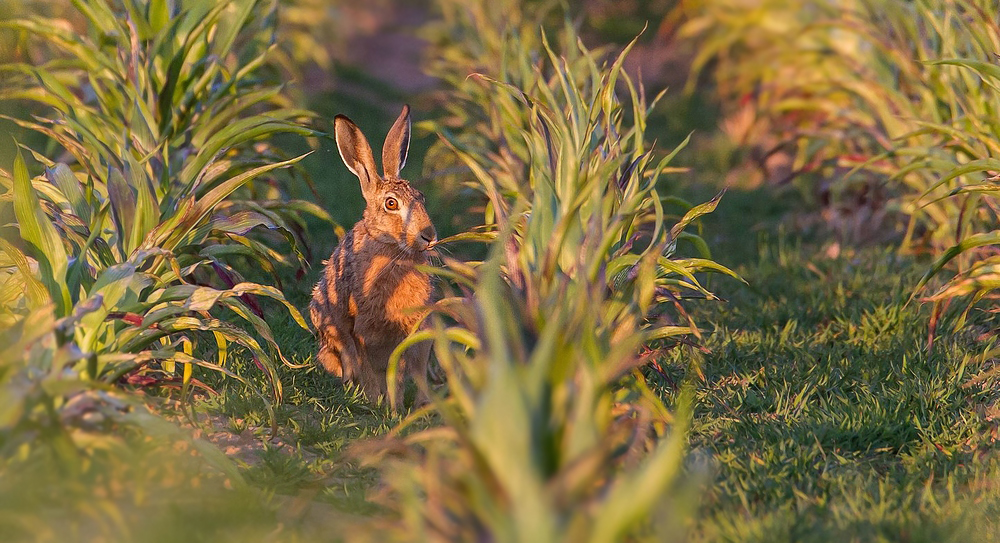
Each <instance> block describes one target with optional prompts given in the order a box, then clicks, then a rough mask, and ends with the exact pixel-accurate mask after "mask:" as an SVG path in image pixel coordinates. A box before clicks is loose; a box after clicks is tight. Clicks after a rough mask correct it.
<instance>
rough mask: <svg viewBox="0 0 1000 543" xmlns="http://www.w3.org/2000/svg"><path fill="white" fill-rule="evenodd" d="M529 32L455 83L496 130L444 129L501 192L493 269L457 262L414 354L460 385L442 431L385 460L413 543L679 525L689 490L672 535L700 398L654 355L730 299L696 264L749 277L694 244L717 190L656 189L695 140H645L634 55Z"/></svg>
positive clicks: (492, 209) (491, 218)
mask: <svg viewBox="0 0 1000 543" xmlns="http://www.w3.org/2000/svg"><path fill="white" fill-rule="evenodd" d="M482 24H491V23H490V22H488V21H484V22H483V23H482ZM474 30H475V27H474V28H473V29H471V30H470V31H469V33H468V35H478V34H477V33H476V32H475V31H474ZM520 31H521V32H522V33H523V34H521V33H511V34H509V35H508V36H507V38H506V39H508V40H510V50H511V51H513V52H515V56H514V57H512V58H507V59H505V62H504V63H502V64H495V65H499V66H501V69H500V70H497V71H495V72H493V73H492V74H475V75H473V76H472V79H473V80H474V81H475V83H476V85H478V86H479V89H478V90H476V91H474V92H467V90H466V87H462V88H460V89H458V90H454V92H453V93H452V94H451V95H450V96H451V100H452V101H453V103H454V104H456V106H455V108H454V111H456V112H461V111H464V112H466V113H465V114H467V115H468V116H469V118H470V119H477V121H474V122H470V123H469V124H468V126H466V127H465V128H464V130H468V131H469V132H476V133H478V134H480V135H482V134H495V135H496V137H497V139H496V140H495V141H493V142H488V144H487V145H481V144H476V143H470V142H481V141H482V139H480V137H481V136H480V137H475V138H465V137H462V134H457V133H456V134H454V135H451V134H448V135H445V136H444V137H445V140H446V142H447V145H448V146H449V147H450V148H451V150H452V152H453V153H455V154H456V155H457V156H458V158H459V160H461V161H462V163H463V164H464V165H465V166H466V167H467V168H468V170H469V172H470V174H469V175H471V178H472V179H471V180H470V181H468V184H469V186H470V187H474V188H475V189H476V190H477V191H479V192H480V193H481V195H482V196H483V197H484V198H485V199H486V201H487V202H488V203H487V205H486V210H487V211H486V214H485V219H486V224H485V225H484V226H483V227H482V228H481V229H479V230H478V231H476V232H474V233H481V232H486V233H487V234H488V236H487V237H489V236H492V237H495V239H494V241H493V243H492V245H491V247H490V251H489V256H488V258H487V259H486V260H485V262H483V263H481V264H480V263H460V262H456V261H453V260H451V259H448V258H446V259H445V262H446V264H447V265H446V267H445V268H444V269H443V270H441V271H440V272H439V273H441V274H442V275H444V276H446V277H449V278H451V279H452V280H454V281H455V283H456V284H457V285H458V287H457V288H458V289H459V290H460V292H461V294H456V295H454V296H450V297H447V298H445V299H443V300H441V301H440V302H438V303H437V304H436V310H437V312H436V315H437V316H436V317H434V318H433V319H432V321H433V323H434V324H433V327H432V328H431V329H429V330H426V331H424V332H420V333H417V334H415V335H414V336H412V337H411V338H410V339H409V340H408V342H405V343H404V344H403V345H401V346H400V348H399V349H398V350H397V352H396V354H397V355H398V354H399V353H401V352H402V350H403V349H405V348H406V347H407V345H409V344H411V343H412V342H416V341H433V342H434V345H435V352H436V355H437V359H438V361H439V362H440V364H441V367H442V369H443V373H444V374H445V376H446V381H447V387H446V388H447V396H445V397H436V398H435V400H434V402H433V410H434V411H435V412H436V413H438V414H439V415H440V417H441V419H442V421H443V422H444V426H443V427H435V428H432V429H428V430H424V431H419V432H415V433H412V434H410V435H408V436H406V437H405V438H402V437H400V438H398V439H399V442H398V443H396V445H397V447H396V448H391V449H390V450H392V451H396V452H399V455H398V456H395V457H393V458H392V459H391V460H388V461H387V464H385V465H386V466H387V467H386V468H385V469H386V470H388V471H387V473H386V476H385V478H384V480H385V481H386V482H387V484H388V485H389V487H390V488H389V490H388V491H387V493H386V495H385V496H384V498H385V503H386V504H387V505H388V506H389V507H390V509H391V510H392V511H394V512H395V513H396V514H397V515H398V516H397V517H394V520H393V523H394V524H395V525H396V526H398V527H399V528H398V530H396V531H394V532H393V533H394V534H395V535H396V536H397V537H398V538H399V539H402V540H429V541H454V540H493V541H525V540H538V541H617V540H621V539H622V538H624V537H626V536H629V535H637V534H642V533H646V534H647V535H648V534H649V533H652V532H651V531H652V530H654V529H655V528H661V529H662V528H664V526H663V525H660V526H654V525H653V522H652V521H651V518H652V513H653V511H654V510H657V508H658V507H659V506H660V505H663V502H664V500H665V499H666V497H667V496H668V495H673V496H682V495H683V496H685V499H684V500H683V501H681V502H673V504H672V505H673V506H672V507H671V508H670V509H668V510H667V511H666V512H665V514H664V515H661V516H662V521H663V523H662V524H668V525H670V526H672V527H673V528H674V529H676V528H677V527H678V526H680V522H681V521H683V519H684V518H685V515H686V513H688V512H690V510H689V509H687V508H686V507H685V506H690V505H692V504H694V503H695V500H693V499H690V498H691V496H689V495H687V494H684V493H683V492H684V491H686V490H689V489H690V488H691V487H689V486H687V485H686V484H684V482H683V479H682V477H681V475H680V472H681V469H682V465H683V463H684V461H685V454H684V443H685V440H686V438H685V427H686V420H687V418H686V417H687V414H686V412H685V408H686V407H685V406H686V405H687V404H686V403H685V402H684V401H682V402H681V404H680V407H679V413H678V414H676V415H673V414H671V413H669V411H668V410H667V409H666V408H665V406H664V405H663V404H662V403H661V402H660V400H659V399H658V398H657V397H656V396H655V395H654V394H652V393H651V392H650V391H649V390H648V389H647V388H646V387H645V384H644V383H645V381H644V380H643V378H642V373H641V372H640V371H639V368H640V367H641V366H643V365H644V363H645V362H646V361H648V360H649V358H650V357H651V356H654V353H655V352H656V351H655V350H648V348H649V347H651V346H657V345H663V344H664V342H665V341H667V340H668V338H677V337H681V336H685V335H690V334H695V333H697V330H696V327H695V326H694V325H693V324H692V323H690V322H687V321H685V322H679V321H677V320H676V317H677V316H678V314H675V313H674V314H672V313H670V312H669V311H667V309H668V308H673V307H675V304H678V305H679V303H680V300H681V299H682V298H683V297H685V296H687V295H695V296H699V297H707V298H712V295H711V293H709V292H708V291H707V290H705V288H703V286H702V285H701V283H700V282H699V279H698V275H696V274H698V272H702V271H715V272H722V273H727V274H732V272H730V271H729V270H727V269H726V268H724V267H722V266H720V265H718V264H716V263H715V262H713V261H711V260H709V259H707V258H681V257H679V256H678V254H677V252H676V251H677V243H678V241H679V240H680V239H682V238H685V237H688V238H689V239H691V240H692V241H693V240H694V239H695V237H694V236H693V235H686V234H685V233H684V230H685V228H686V227H687V226H688V225H689V224H690V223H691V222H692V221H693V220H695V219H696V218H697V217H698V216H700V215H702V214H704V213H707V212H710V211H711V210H712V209H714V207H715V205H716V203H717V200H713V201H711V202H709V203H707V204H704V205H701V206H696V207H694V208H692V209H691V210H690V211H689V212H688V213H687V214H686V215H685V216H684V217H683V218H682V219H681V220H680V221H678V222H676V223H675V224H669V223H670V222H672V221H669V219H668V218H667V215H666V213H665V212H664V209H663V207H664V204H663V201H662V200H663V199H664V198H663V197H662V196H661V195H660V194H659V193H658V191H657V188H656V186H657V180H658V179H659V177H660V175H661V173H663V172H664V171H670V170H669V168H668V166H669V163H670V161H671V160H672V158H673V157H674V156H675V154H676V152H677V151H679V149H675V150H674V151H673V152H670V153H668V154H666V155H665V156H662V157H660V158H654V152H653V151H652V150H651V149H649V148H647V146H646V143H645V140H644V129H645V119H646V116H647V113H648V111H649V109H650V108H651V107H652V104H651V103H648V102H647V100H646V97H645V95H644V93H643V91H642V90H641V86H637V85H636V84H635V83H634V82H633V81H632V79H631V78H630V77H629V76H628V75H627V74H626V73H625V72H624V71H623V70H622V62H623V60H624V58H625V54H626V53H627V50H626V52H623V53H622V54H621V55H620V56H618V57H616V58H614V59H613V61H612V62H610V63H605V62H603V61H602V60H601V59H602V58H604V57H603V55H601V54H599V53H595V52H592V51H590V50H588V49H587V48H585V47H584V46H583V45H582V44H580V43H579V41H578V40H577V39H576V34H575V30H574V29H573V27H572V26H570V25H566V26H564V27H563V28H562V29H561V30H560V31H559V32H558V34H559V43H563V44H567V45H566V46H565V48H563V49H556V48H553V47H550V46H549V42H548V41H547V39H546V37H545V35H543V34H537V30H534V32H536V34H535V35H534V37H533V38H531V39H530V40H529V41H531V42H532V43H536V44H538V48H537V49H532V48H529V47H519V36H521V35H527V34H528V33H529V32H530V31H529V30H528V29H526V28H522V29H520ZM557 51H558V52H557ZM515 81H516V82H517V83H516V84H515V83H513V82H515ZM618 89H623V90H622V92H623V93H624V94H625V97H624V99H622V98H621V97H620V96H619V94H618ZM484 95H488V96H490V100H483V99H482V97H483V96H484ZM470 235H471V234H467V235H466V236H465V237H469V236H470ZM698 239H699V240H700V238H698ZM696 245H699V244H698V243H696ZM644 349H647V350H645V351H644ZM390 373H391V372H390ZM390 378H391V377H390ZM398 431H399V430H397V432H398ZM664 436H665V437H664ZM661 438H662V439H661ZM399 446H401V447H399ZM376 450H379V451H381V452H383V453H384V452H385V450H386V449H384V448H376ZM376 456H377V455H376ZM671 491H674V492H671ZM661 533H662V534H666V533H668V532H666V531H664V532H661ZM675 533H679V532H675Z"/></svg>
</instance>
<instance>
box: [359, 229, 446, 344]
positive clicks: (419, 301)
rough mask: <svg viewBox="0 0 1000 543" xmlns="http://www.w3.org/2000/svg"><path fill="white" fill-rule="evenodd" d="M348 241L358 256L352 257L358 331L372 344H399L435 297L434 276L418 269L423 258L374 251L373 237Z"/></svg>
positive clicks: (361, 237)
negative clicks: (431, 279) (431, 278)
mask: <svg viewBox="0 0 1000 543" xmlns="http://www.w3.org/2000/svg"><path fill="white" fill-rule="evenodd" d="M351 237H352V238H353V239H350V240H346V239H345V240H344V241H345V245H346V246H347V247H341V250H347V248H348V247H350V250H351V251H352V252H353V253H354V256H355V258H353V259H349V260H350V262H349V265H350V266H351V267H352V268H353V269H352V270H351V271H352V273H351V274H350V275H351V276H353V279H354V281H355V284H354V285H353V288H352V289H351V292H350V303H349V311H350V313H352V315H351V316H352V317H354V333H355V335H356V336H358V337H363V338H365V340H366V341H365V342H366V343H368V344H369V345H372V344H381V343H385V344H390V343H391V344H393V346H395V344H398V343H399V342H400V341H401V340H402V339H403V338H404V337H405V336H406V335H407V334H409V333H410V331H411V330H412V329H413V326H414V325H415V324H416V323H417V322H418V321H419V320H420V319H421V317H422V316H423V313H424V306H426V304H427V303H428V302H429V301H430V299H431V281H430V277H429V276H428V275H427V274H425V273H423V272H421V271H419V270H417V268H416V266H417V265H420V264H423V259H422V258H420V259H419V260H415V259H413V258H412V257H407V256H405V255H404V256H400V255H399V254H398V253H397V254H393V252H392V251H379V250H373V249H372V245H371V240H370V239H368V238H366V237H365V236H363V235H362V236H359V235H354V236H351Z"/></svg>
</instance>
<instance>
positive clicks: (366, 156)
mask: <svg viewBox="0 0 1000 543" xmlns="http://www.w3.org/2000/svg"><path fill="white" fill-rule="evenodd" d="M334 127H335V130H336V137H337V148H338V149H339V150H340V155H341V157H342V158H343V159H344V163H345V164H347V167H348V168H349V169H350V170H351V171H352V172H354V173H355V175H357V176H358V179H359V180H360V181H361V191H362V194H363V195H364V197H365V201H366V203H367V205H366V207H365V212H364V216H363V217H362V219H361V220H360V221H359V222H358V223H357V224H355V225H354V227H353V228H352V229H351V230H350V231H349V232H348V233H347V235H346V236H344V238H343V239H342V240H341V241H340V243H339V244H338V245H337V247H336V248H335V249H334V250H333V254H332V255H331V256H330V259H329V260H328V261H327V262H326V267H325V269H324V270H323V274H322V275H321V277H320V279H319V282H318V283H317V284H316V287H315V289H313V298H312V303H311V304H310V306H309V313H310V317H311V319H312V322H313V326H315V327H316V330H317V333H318V334H319V344H320V345H319V354H318V356H317V359H318V361H319V363H320V364H321V365H322V366H323V367H324V368H325V369H326V370H327V371H329V372H331V373H333V374H334V375H336V376H338V377H341V378H343V380H344V381H345V382H353V383H357V384H358V385H359V386H360V387H361V390H362V391H364V393H365V396H366V397H367V398H368V399H369V400H370V401H375V400H377V399H378V397H379V396H383V397H386V396H387V394H386V393H387V383H386V370H387V368H388V364H389V356H390V354H391V353H392V351H393V350H394V349H395V348H396V346H398V345H399V343H400V342H401V341H402V340H403V339H404V338H405V337H406V336H407V335H408V334H409V333H410V332H412V331H413V330H414V328H415V327H416V326H417V325H418V323H419V322H421V320H422V319H423V316H424V314H425V312H426V309H425V308H426V307H427V305H428V304H429V303H430V301H431V299H432V286H431V280H430V277H429V276H428V275H427V274H426V273H424V272H422V271H420V270H418V269H417V268H416V266H418V265H422V264H426V263H427V250H428V248H429V247H430V246H432V245H433V243H434V242H436V240H437V234H436V232H435V230H434V225H433V224H431V221H430V218H429V217H428V216H427V210H426V208H425V207H424V196H423V194H421V193H420V191H418V190H416V189H414V188H413V187H411V186H410V184H409V183H408V182H406V181H405V180H403V179H400V178H399V170H400V169H401V168H402V166H403V164H404V163H405V162H406V151H407V146H408V145H409V130H410V117H409V108H408V107H407V106H404V107H403V111H402V113H400V115H399V118H398V119H397V120H396V123H395V124H393V126H392V129H390V131H389V135H388V136H386V141H385V145H384V146H383V152H382V161H383V171H384V177H382V176H379V175H378V173H377V171H376V169H375V159H374V156H373V155H372V151H371V148H370V147H369V145H368V142H367V140H366V139H365V137H364V135H362V133H361V130H360V129H358V127H357V125H355V124H354V123H353V122H352V121H351V120H350V119H348V118H347V117H344V116H342V115H338V116H337V117H336V119H335V120H334ZM390 198H391V199H393V200H394V201H395V202H396V205H395V209H392V208H393V206H392V205H391V203H390V200H389V199H390ZM429 356H430V344H429V343H427V342H424V343H420V344H417V345H416V346H414V347H411V348H410V349H408V350H407V351H406V352H405V353H404V354H403V358H402V360H401V361H400V370H399V373H398V375H399V376H400V379H399V381H398V382H397V383H396V385H395V386H397V387H398V386H399V385H400V384H401V383H402V378H404V377H406V376H412V377H414V378H416V379H420V380H423V379H424V378H425V377H426V374H427V360H428V358H429ZM397 390H398V388H397ZM401 396H402V394H401V393H400V394H398V395H397V397H401ZM423 400H425V398H424V397H423V395H422V394H421V396H419V397H418V401H423ZM393 407H394V408H395V407H398V406H393Z"/></svg>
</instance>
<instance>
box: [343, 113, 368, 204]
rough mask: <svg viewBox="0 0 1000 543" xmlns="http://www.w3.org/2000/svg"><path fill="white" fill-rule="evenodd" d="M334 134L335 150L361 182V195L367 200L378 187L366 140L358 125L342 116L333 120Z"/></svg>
mask: <svg viewBox="0 0 1000 543" xmlns="http://www.w3.org/2000/svg"><path fill="white" fill-rule="evenodd" d="M333 128H334V133H335V135H336V137H337V150H338V151H340V158H342V159H344V164H346V165H347V168H348V169H349V170H351V171H352V172H354V175H356V176H358V179H359V180H360V181H361V195H362V196H364V197H365V200H368V199H369V198H370V197H371V196H372V195H374V194H375V189H376V188H377V187H378V183H379V177H378V171H377V170H376V169H375V157H374V155H372V148H371V146H370V145H368V140H367V139H365V135H364V134H362V133H361V129H360V128H358V125H356V124H354V121H352V120H350V119H348V118H347V117H345V116H344V115H337V116H336V117H334V119H333Z"/></svg>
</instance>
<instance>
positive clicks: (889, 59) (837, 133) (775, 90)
mask: <svg viewBox="0 0 1000 543" xmlns="http://www.w3.org/2000/svg"><path fill="white" fill-rule="evenodd" d="M681 9H682V10H684V12H685V13H686V15H687V16H688V20H687V22H686V23H685V24H684V25H683V26H682V28H681V29H680V31H679V36H680V37H681V38H682V39H692V40H694V41H696V43H697V44H698V49H699V53H698V56H697V57H696V58H695V60H694V63H693V75H692V79H691V84H690V85H689V90H690V91H693V90H694V83H695V82H696V80H697V77H698V75H699V74H701V73H703V72H704V71H705V70H707V69H708V68H709V67H710V66H712V67H713V68H712V74H713V75H714V82H715V84H716V87H717V90H718V91H719V93H720V94H721V96H723V97H724V98H725V99H727V100H730V101H731V103H742V104H743V106H742V107H743V108H745V109H748V110H750V111H752V112H753V113H752V114H751V116H750V118H751V119H754V120H753V121H752V124H754V125H755V126H752V127H747V128H745V129H743V130H741V133H742V135H743V136H742V137H743V139H744V142H745V143H747V144H748V145H754V144H755V142H757V141H766V140H767V139H768V138H769V137H770V138H771V139H772V140H773V141H772V142H771V143H770V144H769V148H768V149H765V150H764V151H763V153H764V154H765V155H769V154H772V153H775V152H778V151H780V150H782V149H784V150H787V151H788V152H789V153H790V154H791V155H792V156H793V168H792V169H793V172H796V173H799V174H807V173H808V174H813V179H814V180H815V179H816V178H817V177H820V178H822V177H832V178H838V179H841V180H842V181H840V182H838V183H837V184H836V185H835V188H834V191H833V192H834V195H836V193H837V192H843V191H846V190H847V189H848V188H849V187H850V186H851V185H852V184H854V183H857V182H860V183H862V184H865V185H867V186H869V187H872V186H874V187H878V186H880V185H887V187H888V191H889V195H890V196H891V197H892V198H893V200H892V202H891V203H890V206H889V207H890V210H891V211H894V212H898V213H901V214H903V215H904V216H905V217H908V219H907V224H906V234H905V242H904V249H923V248H926V247H930V248H932V249H941V248H943V247H947V246H948V245H950V244H952V243H953V242H954V240H955V237H956V234H957V233H958V232H960V231H962V230H963V229H967V227H968V225H969V223H970V222H979V223H981V222H982V221H983V220H984V219H985V218H986V216H985V214H984V210H982V209H980V210H979V211H976V212H971V213H963V212H962V211H961V209H960V206H959V205H958V204H957V202H956V201H955V200H949V199H939V198H932V200H933V202H934V203H933V204H931V205H926V203H927V202H926V200H924V199H923V195H924V193H925V192H926V191H927V190H928V189H931V188H932V187H937V186H936V185H935V181H936V179H937V178H938V177H939V175H940V174H941V171H942V170H941V166H943V165H946V164H948V163H950V162H952V161H953V160H955V159H958V160H961V158H960V157H962V156H964V155H965V154H966V153H965V152H964V151H962V150H961V149H958V148H956V147H955V146H951V145H942V144H941V143H942V141H941V139H940V137H938V135H935V134H934V130H933V129H930V128H929V127H933V126H935V125H938V126H939V125H942V124H947V123H949V122H950V120H951V119H958V118H960V117H963V116H966V115H968V117H967V118H966V121H965V122H969V123H973V124H975V123H980V124H981V123H984V122H986V121H985V120H984V119H988V118H990V115H991V110H990V108H986V109H983V107H985V102H984V101H983V93H984V91H985V90H986V89H985V88H984V86H983V85H982V84H981V82H980V80H979V78H978V77H977V76H976V75H975V74H973V73H971V72H968V71H963V70H961V69H959V68H957V67H955V66H952V65H948V64H941V63H935V62H934V61H936V60H940V59H950V58H966V59H970V60H975V61H979V62H990V61H991V59H992V56H993V54H994V53H995V52H996V51H997V50H998V48H1000V27H998V25H997V22H996V21H997V16H998V8H997V6H996V3H995V2H992V1H989V0H918V1H916V2H909V1H902V0H855V1H852V2H846V3H844V2H841V3H833V2H825V1H821V0H820V1H815V2H808V3H806V4H805V5H802V4H801V3H799V2H789V1H787V0H766V1H762V2H751V3H746V2H729V1H726V2H704V1H700V0H687V1H685V2H684V3H683V4H682V7H681ZM972 104H982V105H983V107H978V108H977V110H976V111H975V112H974V111H971V110H968V109H967V107H968V106H970V105H972ZM859 172H862V173H867V174H868V176H867V177H860V176H859V175H858V173H859ZM934 190H938V191H939V192H938V193H937V194H936V196H940V195H943V194H944V193H946V192H947V187H937V188H934ZM960 221H961V222H964V225H962V224H959V222H960Z"/></svg>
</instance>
